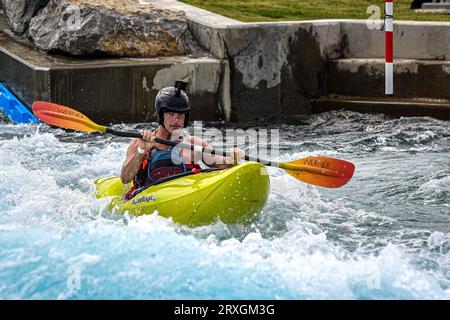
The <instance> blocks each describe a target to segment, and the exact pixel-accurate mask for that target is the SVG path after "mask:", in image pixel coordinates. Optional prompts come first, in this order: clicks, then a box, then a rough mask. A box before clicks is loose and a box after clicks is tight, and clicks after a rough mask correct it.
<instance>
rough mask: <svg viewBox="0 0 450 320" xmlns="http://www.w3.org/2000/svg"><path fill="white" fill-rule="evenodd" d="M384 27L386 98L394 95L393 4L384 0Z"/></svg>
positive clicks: (391, 1)
mask: <svg viewBox="0 0 450 320" xmlns="http://www.w3.org/2000/svg"><path fill="white" fill-rule="evenodd" d="M384 25H385V31H386V58H385V79H386V82H385V93H386V96H392V95H393V94H394V2H393V0H385V17H384Z"/></svg>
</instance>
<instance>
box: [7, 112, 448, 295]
mask: <svg viewBox="0 0 450 320" xmlns="http://www.w3.org/2000/svg"><path fill="white" fill-rule="evenodd" d="M139 127H140V126H139V125H132V126H121V128H125V129H130V130H131V129H136V128H139ZM259 127H262V128H279V129H280V135H281V141H280V147H281V150H280V155H279V160H283V161H287V160H294V159H298V158H302V157H306V156H309V155H323V156H328V157H335V158H339V159H345V160H348V161H351V162H353V163H354V164H355V165H356V167H357V171H356V173H355V176H354V178H353V179H352V181H351V182H350V183H349V184H348V185H346V186H345V187H343V188H340V189H337V190H330V189H322V188H317V187H314V186H311V185H307V184H304V183H301V182H299V181H297V180H295V179H293V178H292V177H290V176H289V175H287V174H286V173H285V172H284V171H282V170H278V169H273V168H271V169H270V170H269V172H270V176H271V177H270V179H271V194H270V197H269V201H268V203H267V206H266V207H265V209H264V211H263V212H262V213H261V214H260V215H259V216H258V217H257V218H256V219H255V221H254V222H253V224H252V225H249V226H242V225H225V224H223V223H221V222H220V221H219V222H217V223H215V224H213V225H210V226H204V227H199V228H187V227H184V226H180V225H177V224H175V223H173V222H172V221H171V220H169V219H165V218H162V217H160V216H158V215H155V214H153V215H149V216H144V217H140V218H134V217H131V218H130V217H126V216H125V217H124V216H117V215H114V214H111V213H109V212H107V211H106V210H105V204H104V203H101V202H98V201H96V200H95V199H94V198H93V196H92V191H93V184H92V182H93V180H94V179H96V178H98V177H103V176H111V175H117V174H118V173H119V170H120V167H121V163H122V161H123V159H124V155H125V152H126V148H127V144H128V142H129V140H128V139H123V138H117V137H112V136H101V135H87V134H82V133H68V132H64V131H63V130H59V129H52V128H49V127H47V126H45V125H40V126H37V125H11V124H5V123H0V217H1V219H0V220H1V222H0V298H1V299H14V298H19V299H108V298H117V299H132V298H136V299H161V298H162V299H164V298H171V299H449V298H450V200H449V199H450V127H449V123H448V122H443V121H438V120H434V119H431V118H402V119H389V118H386V117H384V116H380V115H361V114H358V113H351V112H331V113H325V114H322V115H318V116H315V117H314V118H312V119H311V120H309V121H307V122H306V123H304V124H292V125H288V124H284V125H282V126H278V125H274V124H270V125H267V124H266V125H264V124H263V125H261V124H260V125H259ZM221 129H223V130H224V129H226V128H221ZM253 147H254V146H250V148H253Z"/></svg>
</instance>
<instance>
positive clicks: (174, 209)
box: [95, 162, 270, 226]
mask: <svg viewBox="0 0 450 320" xmlns="http://www.w3.org/2000/svg"><path fill="white" fill-rule="evenodd" d="M269 188H270V182H269V176H268V174H267V171H266V168H265V166H264V165H262V164H260V163H257V162H246V163H243V164H240V165H237V166H235V167H232V168H230V169H224V170H215V171H209V172H202V173H198V174H190V175H184V176H182V177H179V178H175V179H172V180H169V181H165V182H162V183H159V184H156V185H153V186H150V187H148V188H146V189H145V190H143V191H141V192H139V193H138V194H136V195H135V196H134V197H133V198H132V199H130V200H124V199H123V196H124V194H125V193H126V192H127V191H128V190H129V189H130V185H123V183H122V182H121V180H120V177H111V178H101V179H97V180H96V181H95V196H96V197H97V198H104V197H112V200H111V203H110V205H109V208H110V210H113V211H115V212H118V213H125V212H128V213H129V214H130V215H144V214H152V213H154V212H155V210H157V211H158V214H159V215H161V216H163V217H166V218H172V219H173V221H174V222H177V223H180V224H185V225H189V226H200V225H206V224H211V223H214V222H215V221H217V220H219V219H220V220H221V221H222V222H224V223H227V224H234V223H248V222H249V221H251V219H252V218H253V217H255V216H256V215H257V214H258V213H260V212H261V210H262V209H263V207H264V205H265V204H266V202H267V198H268V196H269Z"/></svg>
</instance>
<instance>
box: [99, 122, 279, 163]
mask: <svg viewBox="0 0 450 320" xmlns="http://www.w3.org/2000/svg"><path fill="white" fill-rule="evenodd" d="M105 132H106V133H110V134H113V135H115V136H119V137H127V138H142V135H141V134H140V133H139V132H129V131H118V130H114V129H111V128H108V127H107V128H106V131H105ZM155 141H156V142H158V143H161V144H164V145H166V146H171V147H179V148H182V149H188V150H194V151H195V150H196V148H198V151H200V150H201V152H202V153H209V154H212V155H220V156H223V157H229V156H230V153H229V152H225V151H220V150H216V149H209V148H203V147H202V148H201V149H200V146H196V145H193V144H186V143H182V142H176V141H171V140H166V139H162V138H158V137H156V139H155ZM244 159H245V160H246V161H254V162H259V163H261V164H263V165H266V166H271V167H276V168H278V167H279V163H278V162H275V161H267V160H264V159H259V158H255V157H252V156H249V155H245V157H244Z"/></svg>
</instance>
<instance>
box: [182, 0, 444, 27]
mask: <svg viewBox="0 0 450 320" xmlns="http://www.w3.org/2000/svg"><path fill="white" fill-rule="evenodd" d="M181 1H182V2H184V3H188V4H191V5H194V6H197V7H200V8H203V9H206V10H209V11H212V12H215V13H218V14H221V15H223V16H227V17H230V18H233V19H236V20H240V21H245V22H257V21H258V22H263V21H292V20H315V19H367V18H368V17H369V16H370V15H371V14H368V13H366V11H367V7H368V6H370V5H378V6H379V7H380V9H381V16H382V17H383V15H384V1H383V0H275V1H268V0H181ZM411 2H412V0H394V18H395V20H416V21H450V14H435V13H418V12H414V11H413V10H411V9H409V7H410V6H411Z"/></svg>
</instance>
